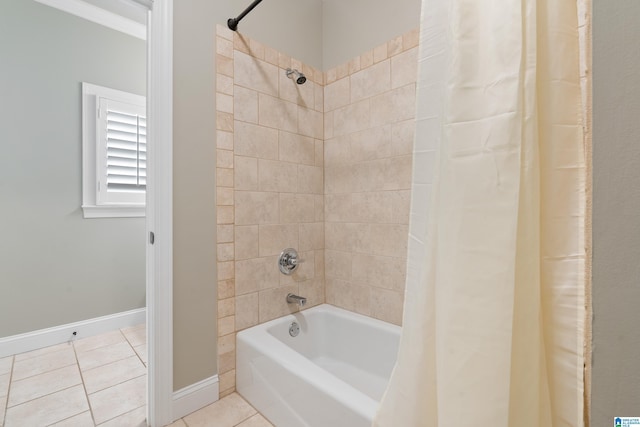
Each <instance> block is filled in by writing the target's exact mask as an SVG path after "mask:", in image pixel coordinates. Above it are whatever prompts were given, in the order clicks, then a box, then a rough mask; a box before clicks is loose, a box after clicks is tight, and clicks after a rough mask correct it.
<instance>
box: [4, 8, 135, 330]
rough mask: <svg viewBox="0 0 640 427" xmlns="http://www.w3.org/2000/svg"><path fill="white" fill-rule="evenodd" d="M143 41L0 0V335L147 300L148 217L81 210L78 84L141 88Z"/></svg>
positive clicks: (58, 13) (53, 11) (130, 306)
mask: <svg viewBox="0 0 640 427" xmlns="http://www.w3.org/2000/svg"><path fill="white" fill-rule="evenodd" d="M145 52H146V44H145V43H144V42H143V41H141V40H138V39H134V38H132V37H129V36H126V35H124V34H122V33H118V32H115V31H113V30H110V29H107V28H105V27H102V26H99V25H96V24H93V23H90V22H88V21H85V20H83V19H80V18H77V17H75V16H71V15H68V14H66V13H64V12H61V11H58V10H56V9H53V8H50V7H47V6H44V5H41V4H39V3H36V2H34V1H25V0H2V2H0V58H2V63H1V65H0V132H1V133H0V147H1V149H2V154H1V155H0V200H1V201H2V205H1V209H0V236H1V237H0V241H1V242H2V243H0V337H2V336H8V335H14V334H18V333H24V332H29V331H33V330H36V329H41V328H47V327H52V326H56V325H61V324H65V323H69V322H75V321H79V320H84V319H89V318H93V317H97V316H103V315H107V314H112V313H117V312H121V311H125V310H131V309H134V308H139V307H144V305H145V242H144V235H145V232H144V219H142V218H134V219H130V218H126V219H120V218H118V219H90V220H89V219H83V218H82V210H81V208H80V205H81V203H82V159H81V147H82V143H81V110H80V106H81V96H80V93H81V87H80V82H82V81H87V82H90V83H94V84H98V85H102V86H107V87H113V88H116V89H120V90H125V91H129V92H133V93H137V94H141V95H144V93H145V87H146V53H145Z"/></svg>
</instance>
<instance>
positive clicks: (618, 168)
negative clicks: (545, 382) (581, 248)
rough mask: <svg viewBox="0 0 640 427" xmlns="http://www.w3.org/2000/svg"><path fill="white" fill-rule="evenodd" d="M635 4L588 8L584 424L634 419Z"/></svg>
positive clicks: (638, 405) (637, 301)
mask: <svg viewBox="0 0 640 427" xmlns="http://www.w3.org/2000/svg"><path fill="white" fill-rule="evenodd" d="M639 22H640V2H637V1H613V2H612V1H606V0H597V1H594V2H593V309H594V320H593V372H592V374H593V380H592V386H593V392H592V409H591V416H592V421H591V425H592V426H594V427H596V426H608V425H613V422H612V421H613V417H614V416H640V310H638V307H639V306H640V49H638V40H640V25H638V23H639Z"/></svg>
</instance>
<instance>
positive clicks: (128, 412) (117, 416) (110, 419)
mask: <svg viewBox="0 0 640 427" xmlns="http://www.w3.org/2000/svg"><path fill="white" fill-rule="evenodd" d="M145 406H146V404H145V405H142V406H138V407H137V408H135V409H132V410H130V411H127V412H125V413H124V414H120V415H116V416H115V417H113V418H109V419H108V420H104V421H103V422H101V423H100V424H96V426H101V425H103V424H105V423H108V422H109V421H113V420H115V419H116V418H120V417H123V416H125V415H127V414H130V413H131V412H133V411H137V410H138V409H140V408H143V407H145ZM145 421H146V419H145ZM94 424H95V421H94Z"/></svg>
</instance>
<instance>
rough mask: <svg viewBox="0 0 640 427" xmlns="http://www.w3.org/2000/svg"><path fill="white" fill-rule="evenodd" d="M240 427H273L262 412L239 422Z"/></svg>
mask: <svg viewBox="0 0 640 427" xmlns="http://www.w3.org/2000/svg"><path fill="white" fill-rule="evenodd" d="M238 427H273V424H271V423H270V422H269V421H267V419H266V418H265V417H263V416H262V415H260V414H255V415H254V416H253V417H251V418H249V419H248V420H246V421H243V422H241V423H240V424H238Z"/></svg>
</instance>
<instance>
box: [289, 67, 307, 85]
mask: <svg viewBox="0 0 640 427" xmlns="http://www.w3.org/2000/svg"><path fill="white" fill-rule="evenodd" d="M287 77H289V78H290V79H291V80H293V81H295V82H296V83H298V84H299V85H301V84H304V82H306V81H307V78H306V77H305V75H304V74H302V73H301V72H300V71H298V70H295V69H294V70H292V69H291V68H287Z"/></svg>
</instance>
